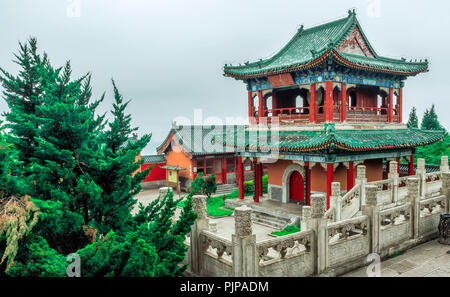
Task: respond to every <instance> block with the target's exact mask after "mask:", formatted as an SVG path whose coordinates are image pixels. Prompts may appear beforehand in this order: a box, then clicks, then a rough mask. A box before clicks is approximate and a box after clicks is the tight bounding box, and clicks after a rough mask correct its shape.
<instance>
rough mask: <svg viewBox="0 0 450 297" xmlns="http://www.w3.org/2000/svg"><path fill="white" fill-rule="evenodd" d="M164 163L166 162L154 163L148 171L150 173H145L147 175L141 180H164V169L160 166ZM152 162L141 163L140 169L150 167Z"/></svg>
mask: <svg viewBox="0 0 450 297" xmlns="http://www.w3.org/2000/svg"><path fill="white" fill-rule="evenodd" d="M164 165H166V163H158V164H155V167H153V169H152V170H151V171H150V173H149V174H148V175H147V177H146V178H145V179H144V180H143V182H150V181H161V180H166V169H163V168H161V166H164ZM152 166H153V164H142V165H141V171H143V170H145V169H147V168H150V167H152Z"/></svg>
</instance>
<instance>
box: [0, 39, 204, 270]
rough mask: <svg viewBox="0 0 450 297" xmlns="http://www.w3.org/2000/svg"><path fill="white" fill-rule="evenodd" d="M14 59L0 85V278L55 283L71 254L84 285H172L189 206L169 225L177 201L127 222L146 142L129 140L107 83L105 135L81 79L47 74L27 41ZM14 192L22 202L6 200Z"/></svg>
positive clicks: (67, 72) (158, 204)
mask: <svg viewBox="0 0 450 297" xmlns="http://www.w3.org/2000/svg"><path fill="white" fill-rule="evenodd" d="M16 57H17V58H18V60H19V61H20V63H19V65H21V67H22V69H21V71H20V73H19V75H18V76H13V75H10V74H9V73H7V72H6V71H3V70H1V72H2V73H3V75H1V79H0V81H1V82H2V84H3V86H4V87H5V90H6V91H5V92H4V97H5V98H6V101H7V103H8V106H9V107H10V112H9V113H8V114H7V120H8V125H7V126H6V127H8V128H10V132H9V137H8V139H9V140H11V143H12V144H13V146H9V145H5V146H0V192H1V193H0V194H1V195H3V196H0V211H1V213H2V214H5V215H4V216H0V225H1V226H0V231H1V232H0V255H1V256H2V260H1V262H2V264H0V268H1V270H2V272H1V273H4V272H3V271H6V272H7V274H8V275H10V276H63V275H65V267H66V265H67V263H66V262H65V261H64V260H65V257H64V255H67V254H69V253H72V252H77V253H79V254H80V255H81V258H82V267H85V268H83V269H84V270H83V273H84V275H86V276H89V275H92V276H179V275H181V273H182V272H183V270H184V269H185V267H179V263H181V262H182V261H183V259H184V256H185V253H186V251H187V247H186V245H185V244H184V239H185V236H186V234H187V233H188V232H189V231H190V226H191V225H192V224H193V222H194V220H195V217H196V214H195V213H194V212H193V211H192V201H191V200H190V199H191V198H190V197H188V198H187V201H186V202H185V203H184V208H183V211H182V214H181V216H180V218H179V219H178V220H177V221H175V220H174V214H175V210H176V207H177V204H178V203H179V202H180V201H181V200H182V199H179V200H174V199H173V193H169V194H167V195H166V196H164V197H159V198H158V199H156V200H155V201H154V202H153V203H151V204H150V205H148V206H147V207H143V206H142V205H140V210H139V212H138V214H137V215H135V216H131V214H130V212H131V209H132V207H133V206H134V204H135V200H134V198H133V196H134V195H136V194H137V193H138V192H139V191H140V189H141V188H140V182H141V180H142V179H143V178H144V176H145V175H146V174H147V173H148V172H143V173H136V171H137V169H138V168H139V163H138V162H136V157H137V156H138V155H139V154H140V152H141V150H142V148H143V147H144V146H145V145H146V144H147V143H148V142H149V140H150V135H146V136H144V137H142V138H141V139H137V140H136V141H130V140H129V139H130V135H131V133H132V132H133V131H135V129H133V128H131V125H130V123H131V116H130V115H126V114H125V109H126V106H127V104H128V102H127V103H124V102H123V98H122V96H121V95H120V93H119V92H118V90H117V88H116V86H115V83H114V82H113V88H114V95H115V104H114V106H113V115H114V119H113V121H112V122H111V123H110V125H109V130H107V131H105V125H106V123H105V121H104V115H103V116H97V115H96V114H95V110H96V108H97V106H98V104H99V103H100V102H101V101H102V100H103V96H102V97H101V98H100V99H99V100H97V101H95V102H93V103H91V102H90V98H91V87H90V75H89V74H88V75H85V76H83V77H81V78H78V79H75V80H72V78H71V68H70V64H69V63H66V65H65V67H63V68H58V69H54V68H53V67H52V66H51V64H50V63H49V62H48V59H47V57H46V55H44V56H42V57H41V56H40V55H39V54H38V53H37V51H36V42H35V40H34V39H31V40H30V41H29V44H28V45H24V46H23V45H20V52H19V54H18V55H17V56H16ZM30 65H31V66H30ZM0 143H2V142H1V141H0ZM2 147H3V148H4V149H5V150H2ZM9 148H11V150H10V151H8V149H9ZM7 152H9V153H7ZM16 155H17V157H12V156H16ZM15 159H17V160H18V161H16V160H15ZM16 192H17V197H20V196H19V194H20V195H22V194H29V195H30V196H31V198H28V197H25V198H16V197H14V196H11V197H9V198H8V195H14V194H15V193H16ZM4 197H7V198H6V199H5V198H4ZM11 214H12V215H11ZM107 232H108V233H107ZM106 233H107V236H104V234H106Z"/></svg>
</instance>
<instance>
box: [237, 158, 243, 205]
mask: <svg viewBox="0 0 450 297" xmlns="http://www.w3.org/2000/svg"><path fill="white" fill-rule="evenodd" d="M243 167H244V165H243V164H242V157H238V188H239V199H241V200H242V199H244V168H243Z"/></svg>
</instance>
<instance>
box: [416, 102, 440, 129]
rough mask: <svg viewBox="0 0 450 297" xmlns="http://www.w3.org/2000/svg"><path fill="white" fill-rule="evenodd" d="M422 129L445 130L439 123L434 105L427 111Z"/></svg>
mask: <svg viewBox="0 0 450 297" xmlns="http://www.w3.org/2000/svg"><path fill="white" fill-rule="evenodd" d="M420 128H421V129H423V130H444V128H443V127H442V125H441V124H440V123H439V120H438V116H437V114H436V109H435V106H434V104H433V105H432V106H431V109H430V110H428V109H427V110H426V111H425V114H424V116H423V119H422V124H421V126H420Z"/></svg>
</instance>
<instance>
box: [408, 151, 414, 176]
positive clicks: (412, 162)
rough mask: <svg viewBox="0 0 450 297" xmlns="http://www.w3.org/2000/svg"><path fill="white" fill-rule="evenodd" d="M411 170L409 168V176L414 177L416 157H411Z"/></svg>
mask: <svg viewBox="0 0 450 297" xmlns="http://www.w3.org/2000/svg"><path fill="white" fill-rule="evenodd" d="M408 165H409V168H408V175H409V176H413V175H414V155H411V158H410V159H409V164H408Z"/></svg>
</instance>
